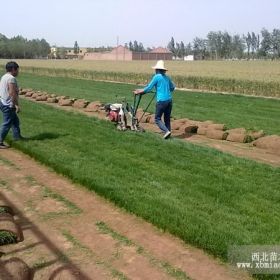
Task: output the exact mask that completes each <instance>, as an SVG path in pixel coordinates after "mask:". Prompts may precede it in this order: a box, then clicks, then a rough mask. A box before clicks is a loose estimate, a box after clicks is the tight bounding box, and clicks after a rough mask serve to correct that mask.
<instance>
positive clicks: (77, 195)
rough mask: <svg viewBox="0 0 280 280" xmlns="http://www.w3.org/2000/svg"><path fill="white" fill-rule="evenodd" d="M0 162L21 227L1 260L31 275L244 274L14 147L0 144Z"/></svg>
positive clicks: (221, 279) (0, 186)
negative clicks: (13, 260) (16, 262)
mask: <svg viewBox="0 0 280 280" xmlns="http://www.w3.org/2000/svg"><path fill="white" fill-rule="evenodd" d="M0 169H1V181H0V199H2V200H5V201H7V202H8V204H10V205H11V206H12V207H13V208H14V209H15V210H16V214H17V221H18V223H19V224H20V225H21V227H22V229H23V235H24V241H23V242H21V243H18V244H16V245H9V246H2V247H0V251H2V252H3V253H4V255H2V254H0V256H1V255H2V257H1V258H0V262H1V261H4V260H7V259H9V258H10V257H14V256H16V257H19V258H21V259H22V260H23V261H25V262H26V263H27V264H28V265H29V266H30V267H32V268H33V271H34V279H65V280H66V279H67V280H68V279H69V280H71V279H76V280H78V279H79V280H80V279H153V280H156V279H161V280H162V279H199V280H204V279H205V280H206V279H207V280H211V279H213V280H230V279H249V278H248V277H247V276H246V275H241V274H240V273H237V272H236V271H234V270H233V268H231V267H229V266H226V265H224V264H221V263H220V262H219V261H217V260H215V259H214V258H212V257H210V256H208V255H207V254H205V253H204V252H203V251H202V250H198V249H195V248H192V247H191V246H187V245H185V244H184V243H183V242H182V241H180V240H179V239H177V238H174V237H173V236H170V235H169V234H165V233H162V232H160V231H159V230H157V229H156V228H155V227H153V226H152V225H151V224H149V223H147V222H145V221H143V220H142V219H140V218H137V217H135V216H133V215H130V214H127V213H125V212H124V211H122V210H120V209H118V208H117V207H115V206H114V205H112V204H111V203H109V202H107V201H105V200H104V199H102V198H100V197H98V196H97V195H95V194H94V193H93V192H89V191H87V190H86V189H84V188H82V187H80V186H77V185H74V184H73V183H71V182H70V181H69V180H68V179H66V178H64V177H62V176H59V175H57V174H56V173H54V172H52V171H50V170H48V168H46V167H45V166H42V165H40V164H38V163H37V162H35V161H34V160H32V159H31V158H30V157H28V156H26V155H24V154H22V153H20V152H18V151H15V150H13V149H8V150H1V153H0ZM59 273H63V276H62V275H59ZM59 277H60V278H59Z"/></svg>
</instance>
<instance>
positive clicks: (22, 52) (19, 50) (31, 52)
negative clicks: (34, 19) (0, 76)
mask: <svg viewBox="0 0 280 280" xmlns="http://www.w3.org/2000/svg"><path fill="white" fill-rule="evenodd" d="M49 52H50V45H49V44H48V42H47V41H46V40H45V39H41V40H39V39H33V40H27V39H26V38H23V37H22V36H16V37H13V38H10V39H8V38H7V37H6V36H5V35H3V34H0V58H45V57H47V56H48V54H49Z"/></svg>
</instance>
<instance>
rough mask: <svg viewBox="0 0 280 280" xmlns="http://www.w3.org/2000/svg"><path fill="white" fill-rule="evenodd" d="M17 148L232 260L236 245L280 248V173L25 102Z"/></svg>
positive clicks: (211, 251)
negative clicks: (22, 139)
mask: <svg viewBox="0 0 280 280" xmlns="http://www.w3.org/2000/svg"><path fill="white" fill-rule="evenodd" d="M22 107H23V108H24V109H23V111H22V113H21V120H22V131H23V133H24V135H26V136H29V137H30V138H31V139H30V141H27V142H16V143H14V144H13V145H14V146H15V147H17V148H18V149H21V150H22V151H24V152H25V153H27V154H29V155H31V156H33V157H34V158H36V159H38V160H39V161H41V162H43V163H45V164H46V165H48V166H50V167H52V168H53V169H54V170H55V171H57V172H59V173H61V174H64V175H65V176H67V177H69V178H71V179H72V180H73V181H74V182H77V183H80V184H82V185H84V186H85V187H87V188H88V189H90V190H93V191H95V192H97V193H99V194H100V195H102V196H104V197H106V198H108V199H110V200H111V201H113V202H114V203H116V204H117V205H118V206H120V207H123V208H125V209H126V210H128V211H129V212H132V213H135V214H136V215H138V216H141V217H143V218H144V219H146V220H148V221H150V222H152V223H153V224H155V225H156V226H158V227H159V228H161V229H163V230H166V231H169V232H171V233H172V234H175V235H176V236H179V237H180V238H182V239H183V240H184V241H185V242H187V243H191V244H194V245H196V246H198V247H201V248H203V249H205V250H207V251H208V252H210V253H211V254H213V255H215V256H219V257H221V258H222V259H226V254H227V246H228V245H230V244H279V242H280V231H279V222H280V212H279V202H280V194H279V181H280V169H279V168H272V167H269V166H266V165H262V164H258V163H255V162H253V161H249V160H244V159H240V158H235V157H232V156H230V155H226V154H223V153H220V152H218V151H216V150H213V149H209V148H202V147H198V146H195V145H192V144H190V143H185V142H182V141H180V140H173V141H162V139H161V138H160V137H158V136H156V135H154V134H151V133H145V134H134V133H129V132H128V133H121V132H118V131H116V130H115V129H114V127H113V125H112V124H111V123H108V122H105V121H101V120H97V119H94V118H88V117H86V116H84V115H80V114H74V113H69V112H64V111H59V110H56V109H54V108H51V107H48V106H46V105H42V104H34V103H33V102H30V101H25V100H23V101H22Z"/></svg>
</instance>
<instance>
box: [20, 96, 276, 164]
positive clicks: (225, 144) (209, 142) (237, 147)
mask: <svg viewBox="0 0 280 280" xmlns="http://www.w3.org/2000/svg"><path fill="white" fill-rule="evenodd" d="M21 98H24V99H26V100H29V101H33V102H36V101H35V100H34V99H32V98H26V97H24V96H22V97H21ZM40 103H44V104H46V105H48V106H52V107H55V108H57V109H60V110H66V111H73V112H77V111H78V112H80V113H82V114H85V115H87V116H94V117H98V118H103V119H104V115H102V114H100V113H97V112H96V113H95V112H85V111H84V110H83V109H77V108H73V107H71V106H59V105H58V104H57V103H47V102H45V101H41V102H40ZM141 126H142V127H143V128H145V129H146V130H149V131H152V132H155V133H160V131H159V129H158V128H157V126H156V125H155V124H149V123H141ZM180 138H181V139H183V140H185V141H189V142H192V143H194V144H197V145H201V146H207V147H211V148H214V149H217V150H219V151H222V152H226V153H229V154H231V155H234V156H237V157H242V158H248V159H252V160H255V161H258V162H261V163H265V164H269V165H272V166H276V167H279V166H280V156H279V155H277V154H273V153H271V152H269V151H268V150H265V149H259V148H257V147H254V146H253V145H252V144H251V143H235V142H230V141H226V140H215V139H210V138H207V137H206V136H203V135H198V134H193V135H191V134H190V135H189V136H187V137H183V138H182V137H180Z"/></svg>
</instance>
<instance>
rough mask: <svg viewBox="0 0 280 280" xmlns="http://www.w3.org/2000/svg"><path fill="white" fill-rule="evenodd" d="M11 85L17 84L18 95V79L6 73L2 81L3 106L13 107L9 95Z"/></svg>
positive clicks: (1, 97)
mask: <svg viewBox="0 0 280 280" xmlns="http://www.w3.org/2000/svg"><path fill="white" fill-rule="evenodd" d="M9 84H15V85H16V88H17V94H18V85H17V80H16V78H15V77H14V76H13V75H12V74H10V73H6V74H5V75H3V76H2V78H1V81H0V99H1V102H2V104H3V105H5V106H9V107H12V106H13V104H12V100H11V97H10V95H9Z"/></svg>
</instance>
